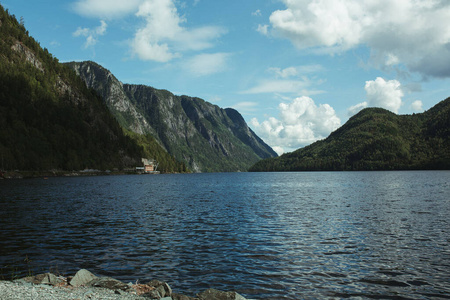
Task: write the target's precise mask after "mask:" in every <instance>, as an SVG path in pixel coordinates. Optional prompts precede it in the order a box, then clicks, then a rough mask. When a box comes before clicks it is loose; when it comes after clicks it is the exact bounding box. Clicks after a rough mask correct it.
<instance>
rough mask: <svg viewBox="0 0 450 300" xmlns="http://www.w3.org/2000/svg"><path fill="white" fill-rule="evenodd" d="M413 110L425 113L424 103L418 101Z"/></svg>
mask: <svg viewBox="0 0 450 300" xmlns="http://www.w3.org/2000/svg"><path fill="white" fill-rule="evenodd" d="M411 109H412V110H413V111H414V112H422V111H423V103H422V101H420V100H416V101H414V102H413V103H412V104H411Z"/></svg>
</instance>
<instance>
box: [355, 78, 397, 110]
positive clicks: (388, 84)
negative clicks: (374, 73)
mask: <svg viewBox="0 0 450 300" xmlns="http://www.w3.org/2000/svg"><path fill="white" fill-rule="evenodd" d="M364 89H365V90H366V93H367V103H368V106H374V107H382V108H385V109H388V110H390V111H392V112H394V113H398V110H399V109H400V106H401V105H402V97H403V91H402V89H401V87H400V82H398V81H397V80H389V81H386V80H384V79H383V78H381V77H378V78H377V79H375V80H371V81H366V86H365V87H364Z"/></svg>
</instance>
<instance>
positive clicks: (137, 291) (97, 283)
mask: <svg viewBox="0 0 450 300" xmlns="http://www.w3.org/2000/svg"><path fill="white" fill-rule="evenodd" d="M0 299H2V300H12V299H33V300H34V299H55V300H56V299H58V300H59V299H67V300H68V299H71V300H73V299H80V300H82V299H147V300H148V299H152V300H246V299H245V298H244V297H242V296H241V295H239V294H238V293H236V292H224V291H219V290H216V289H208V290H205V291H203V292H201V293H199V294H198V295H196V296H194V297H190V296H186V295H181V294H177V293H174V292H173V291H172V289H171V288H170V286H169V284H167V283H166V282H162V281H159V280H152V281H150V282H147V283H138V282H136V283H128V284H127V283H124V282H122V281H119V280H117V279H114V278H112V277H98V276H95V275H94V274H92V273H91V272H89V271H88V270H85V269H81V270H79V271H78V272H77V273H76V274H75V275H74V276H69V277H63V276H57V275H55V274H52V273H45V274H39V275H35V276H29V277H25V278H21V279H17V280H13V281H0Z"/></svg>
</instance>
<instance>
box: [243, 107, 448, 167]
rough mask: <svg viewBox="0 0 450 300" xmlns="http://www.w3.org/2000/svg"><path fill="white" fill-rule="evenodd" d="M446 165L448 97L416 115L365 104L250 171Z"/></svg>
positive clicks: (261, 162)
mask: <svg viewBox="0 0 450 300" xmlns="http://www.w3.org/2000/svg"><path fill="white" fill-rule="evenodd" d="M409 169H450V98H448V99H446V100H444V101H441V102H440V103H438V104H437V105H436V106H434V107H433V108H431V109H429V110H428V111H426V112H424V113H420V114H413V115H396V114H394V113H392V112H389V111H387V110H385V109H381V108H366V109H364V110H362V111H360V112H359V113H358V114H356V115H355V116H353V117H352V118H350V119H349V120H348V121H347V122H346V123H345V124H344V125H343V126H342V127H340V128H339V129H337V130H336V131H334V132H333V133H331V134H330V135H329V136H328V137H327V138H326V139H324V140H321V141H317V142H315V143H313V144H311V145H309V146H307V147H304V148H301V149H298V150H296V151H294V152H292V153H286V154H284V155H282V156H280V157H278V158H272V159H266V160H262V161H260V162H258V163H256V164H255V165H254V166H252V167H251V168H250V171H311V170H313V171H319V170H409Z"/></svg>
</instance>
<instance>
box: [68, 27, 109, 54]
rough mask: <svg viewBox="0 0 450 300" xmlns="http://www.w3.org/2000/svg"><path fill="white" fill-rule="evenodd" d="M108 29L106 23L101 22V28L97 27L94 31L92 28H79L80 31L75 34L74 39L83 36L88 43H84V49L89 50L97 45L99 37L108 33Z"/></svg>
mask: <svg viewBox="0 0 450 300" xmlns="http://www.w3.org/2000/svg"><path fill="white" fill-rule="evenodd" d="M107 28H108V25H107V24H106V22H105V21H103V20H102V21H100V26H98V27H95V28H94V29H90V28H81V27H78V29H77V30H76V31H75V32H74V33H73V36H74V37H80V36H83V37H85V38H86V42H85V43H84V48H89V47H93V46H95V44H97V41H98V40H97V38H98V37H99V36H102V35H104V34H105V33H106V29H107Z"/></svg>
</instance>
